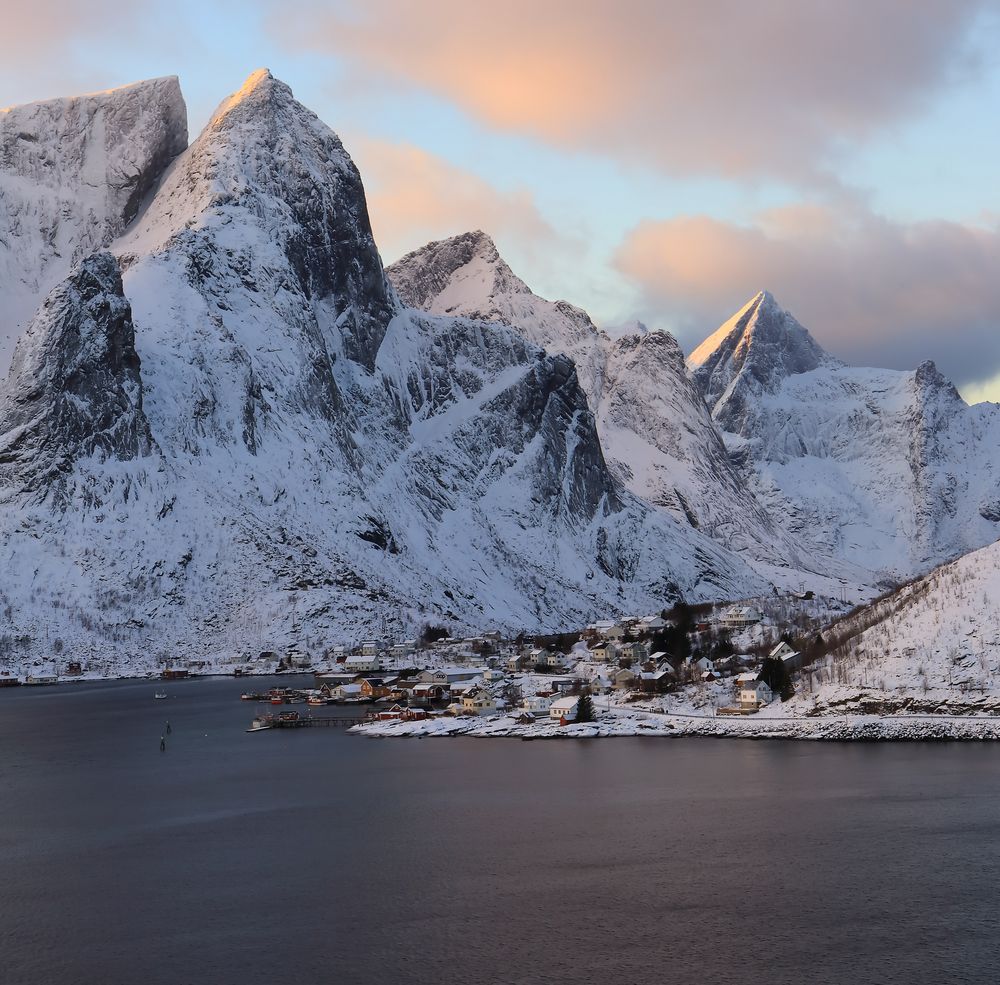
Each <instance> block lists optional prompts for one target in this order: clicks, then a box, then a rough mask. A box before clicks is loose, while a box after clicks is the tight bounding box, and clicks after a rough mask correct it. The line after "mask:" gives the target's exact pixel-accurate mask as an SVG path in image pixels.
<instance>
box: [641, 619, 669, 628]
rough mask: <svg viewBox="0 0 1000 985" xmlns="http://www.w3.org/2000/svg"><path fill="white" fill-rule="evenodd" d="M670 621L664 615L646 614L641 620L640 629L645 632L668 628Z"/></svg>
mask: <svg viewBox="0 0 1000 985" xmlns="http://www.w3.org/2000/svg"><path fill="white" fill-rule="evenodd" d="M668 625H669V623H668V622H667V620H666V619H664V618H663V617H662V616H644V617H643V618H642V619H640V620H639V629H641V630H642V631H643V632H655V631H656V630H659V629H666V628H667V626H668Z"/></svg>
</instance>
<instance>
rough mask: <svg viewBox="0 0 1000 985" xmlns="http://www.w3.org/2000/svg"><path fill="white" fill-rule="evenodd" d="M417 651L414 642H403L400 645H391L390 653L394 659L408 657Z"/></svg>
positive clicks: (415, 642)
mask: <svg viewBox="0 0 1000 985" xmlns="http://www.w3.org/2000/svg"><path fill="white" fill-rule="evenodd" d="M416 650H417V641H416V640H403V642H402V643H393V644H392V648H391V650H390V652H391V653H392V655H393V656H394V657H396V658H397V659H398V658H401V657H409V656H412V655H413V654H414V653H415V652H416Z"/></svg>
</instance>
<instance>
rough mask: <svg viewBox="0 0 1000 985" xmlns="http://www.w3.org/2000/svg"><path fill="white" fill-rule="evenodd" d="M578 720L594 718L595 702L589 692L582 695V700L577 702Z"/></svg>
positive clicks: (584, 720)
mask: <svg viewBox="0 0 1000 985" xmlns="http://www.w3.org/2000/svg"><path fill="white" fill-rule="evenodd" d="M574 720H575V721H577V722H592V721H593V720H594V702H593V701H592V700H591V698H590V695H589V694H582V695H580V700H579V701H578V702H577V703H576V718H575V719H574Z"/></svg>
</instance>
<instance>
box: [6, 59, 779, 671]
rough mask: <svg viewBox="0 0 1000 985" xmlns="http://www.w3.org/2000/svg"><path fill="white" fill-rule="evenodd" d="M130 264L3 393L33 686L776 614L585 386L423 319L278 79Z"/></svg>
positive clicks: (9, 516) (174, 186)
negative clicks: (758, 608)
mask: <svg viewBox="0 0 1000 985" xmlns="http://www.w3.org/2000/svg"><path fill="white" fill-rule="evenodd" d="M60 139H61V137H60V136H59V134H58V133H55V134H54V135H53V140H54V141H55V142H56V143H58V142H59V140H60ZM111 253H112V254H113V256H114V258H115V259H117V263H115V259H112V258H111V257H106V256H99V257H96V258H94V259H92V260H88V261H86V262H85V263H84V264H83V265H82V266H81V267H79V268H77V269H76V271H75V272H74V273H73V275H72V276H71V277H70V279H69V280H68V281H67V282H66V283H65V284H63V285H61V286H59V287H57V288H56V289H55V290H54V291H53V293H52V294H50V295H49V297H48V298H47V300H46V301H45V303H44V304H43V306H42V308H41V309H40V311H39V313H38V314H37V315H36V317H35V319H34V321H33V322H32V324H31V326H30V327H29V329H28V330H27V332H26V333H25V335H24V338H23V339H22V342H21V344H20V346H19V349H18V352H17V355H16V356H15V361H14V363H15V372H14V373H13V374H12V376H11V377H10V378H9V380H8V381H7V383H6V384H4V385H3V387H2V389H0V431H2V434H0V531H2V537H0V570H2V571H3V573H4V575H3V581H2V584H0V591H2V592H3V594H4V596H5V598H6V601H5V602H4V606H3V607H2V608H0V611H6V612H9V613H10V616H9V617H8V618H9V620H10V625H9V626H7V627H6V631H5V632H6V638H7V640H8V642H9V641H10V640H14V639H17V640H21V641H22V642H21V643H19V644H18V645H17V647H15V648H14V649H15V651H16V652H14V654H13V655H14V656H15V657H17V658H18V659H22V660H24V659H27V658H28V657H36V656H38V655H40V654H42V655H44V653H45V652H46V650H47V648H48V646H49V641H51V640H52V639H54V638H59V639H60V640H62V641H63V643H64V645H65V647H66V649H67V650H72V651H73V652H77V653H81V654H83V655H85V656H87V655H91V656H93V655H96V654H100V653H107V652H108V651H109V649H110V650H111V652H113V653H114V654H115V655H116V656H117V657H119V658H120V659H122V660H125V661H128V662H129V665H130V666H132V667H135V666H137V665H139V664H141V663H142V662H143V661H148V660H152V659H156V658H157V657H160V656H163V655H165V654H168V653H169V654H175V655H189V656H190V655H195V654H200V653H217V652H233V653H236V652H242V653H244V654H246V653H251V652H254V651H256V650H264V649H268V650H283V649H285V648H288V647H298V648H300V649H303V650H312V651H313V652H315V651H316V650H317V649H320V648H322V647H323V646H325V645H327V644H329V643H330V642H334V641H338V640H345V639H346V640H351V639H357V638H359V637H362V636H369V635H372V634H375V635H380V634H381V633H382V632H383V631H384V630H390V631H392V632H402V633H408V634H412V631H413V629H414V628H415V627H416V626H417V624H418V623H419V622H421V621H423V620H425V619H433V620H435V621H447V622H449V623H450V624H451V625H453V626H455V627H456V628H465V629H474V628H483V627H487V626H497V627H499V628H502V629H505V630H516V629H518V628H522V627H527V628H541V627H545V628H550V629H556V628H562V627H565V626H567V625H579V624H580V623H581V622H584V621H588V620H590V619H592V618H594V617H595V616H597V615H599V614H607V613H610V612H618V611H624V610H629V611H655V610H656V609H657V608H659V607H661V606H662V605H664V604H667V603H669V602H670V601H671V600H673V599H675V598H676V597H678V596H679V595H681V594H683V595H684V596H686V597H688V598H691V599H706V598H718V597H741V596H746V595H750V594H756V593H759V592H761V591H766V590H767V588H768V586H767V584H766V582H765V580H764V579H762V578H761V577H760V576H759V575H758V574H756V573H755V572H754V571H752V570H751V569H750V568H749V567H748V566H747V565H746V564H745V563H744V562H743V561H741V560H740V559H739V558H737V557H736V556H734V555H733V554H731V553H730V552H727V551H725V550H724V549H723V548H721V547H720V546H718V545H716V544H714V543H713V542H711V541H709V540H708V539H707V538H705V537H702V536H700V535H698V534H697V532H696V531H694V530H693V529H692V528H691V527H690V526H689V525H688V524H686V523H684V524H681V523H677V522H676V521H674V520H673V519H671V518H669V517H667V516H665V515H663V514H661V513H658V512H656V511H653V510H651V509H650V508H649V507H648V506H647V505H646V504H645V503H643V502H642V501H640V500H639V499H637V498H636V497H634V496H633V495H632V494H631V493H629V492H628V491H627V490H624V489H622V488H621V487H620V486H619V485H618V484H617V483H616V482H615V480H614V477H613V475H612V474H611V472H610V471H609V469H608V466H607V464H606V463H605V460H604V455H603V452H602V448H601V443H600V440H599V437H598V434H597V430H596V427H595V423H594V418H593V415H592V414H591V413H590V411H589V408H588V406H587V402H586V397H585V395H584V393H583V391H582V390H581V388H580V385H579V383H578V380H577V374H576V369H575V367H574V365H573V363H572V362H571V361H570V360H569V359H567V358H565V357H564V356H561V355H556V354H552V355H547V354H545V353H544V352H542V351H541V350H540V349H539V348H538V347H537V346H535V345H533V344H531V343H530V342H528V341H526V340H525V339H524V338H523V337H521V336H520V335H517V334H516V333H514V332H511V331H509V330H507V329H503V328H500V327H498V326H497V325H495V324H487V323H484V322H482V321H480V320H476V319H473V318H454V317H442V316H433V315H428V314H422V313H418V312H415V311H412V310H408V309H406V308H404V306H403V305H402V304H401V303H400V302H399V300H398V298H397V297H396V294H395V292H394V291H393V289H392V288H391V287H390V286H389V284H388V282H387V280H386V278H385V276H384V274H383V271H382V265H381V261H380V259H379V256H378V252H377V250H376V249H375V245H374V242H373V240H372V236H371V230H370V226H369V222H368V216H367V210H366V206H365V200H364V193H363V189H362V186H361V180H360V176H359V175H358V172H357V170H356V168H355V167H354V165H353V163H352V161H351V159H350V157H349V156H348V155H347V153H346V151H345V150H344V148H343V146H342V144H341V143H340V141H339V139H338V138H337V137H336V135H335V134H334V133H333V132H332V131H330V130H329V129H328V128H327V127H326V126H325V125H324V124H323V123H322V122H321V121H319V120H318V119H317V118H316V117H315V116H314V115H313V114H312V113H310V112H309V111H308V110H307V109H305V108H304V107H302V106H301V105H299V104H298V103H297V102H296V101H295V100H294V98H293V97H292V94H291V91H290V90H289V89H288V87H287V86H285V85H284V84H283V83H281V82H279V81H277V80H275V79H273V78H272V77H271V76H270V74H269V73H267V72H266V71H262V72H259V73H255V74H254V75H253V76H251V77H250V79H248V80H247V82H246V84H245V85H244V86H243V87H242V88H241V89H240V90H239V91H238V92H237V93H235V94H234V95H233V96H232V97H230V98H229V99H227V100H226V101H225V102H224V103H223V104H222V105H221V106H220V108H219V110H218V111H217V112H216V114H215V115H214V116H213V118H212V120H211V121H210V122H209V124H208V125H207V126H206V128H205V130H204V132H203V133H202V134H201V135H200V136H199V137H198V139H197V140H196V141H195V142H194V143H193V144H192V145H191V147H190V148H188V149H187V150H186V151H185V152H184V153H183V154H182V155H181V156H180V157H179V158H178V159H177V160H176V161H175V162H174V163H173V165H172V166H171V167H170V168H169V169H168V171H167V173H166V174H165V176H164V177H163V179H162V182H161V183H160V184H159V187H158V188H157V191H156V193H155V196H154V197H153V199H152V201H151V202H149V204H148V206H147V207H146V208H145V210H144V211H142V213H141V214H140V216H139V217H138V219H137V220H136V221H135V222H134V223H133V224H132V226H131V227H130V228H129V229H128V230H127V231H126V233H125V234H124V235H123V236H122V237H121V238H119V239H118V240H116V241H115V242H114V243H112V244H111ZM119 270H120V271H121V278H120V279H119V276H118V272H119ZM81 330H82V333H83V336H84V337H85V339H86V342H87V344H86V345H84V346H82V347H80V348H79V351H78V350H77V348H76V347H75V346H76V343H75V341H74V339H75V337H76V333H78V332H80V331H81ZM133 341H134V345H133ZM71 379H72V380H73V385H72V386H70V385H69V381H70V380H71ZM78 380H79V381H81V382H79V385H77V381H78ZM0 601H4V600H0ZM8 606H9V608H8ZM111 644H113V646H112V645H111ZM0 656H2V653H0Z"/></svg>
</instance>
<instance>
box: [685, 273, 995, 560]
mask: <svg viewBox="0 0 1000 985" xmlns="http://www.w3.org/2000/svg"><path fill="white" fill-rule="evenodd" d="M688 364H689V367H690V371H691V379H692V381H693V382H694V384H695V386H696V387H697V388H698V390H699V391H700V392H701V393H702V394H703V395H704V396H705V399H706V401H707V403H708V406H709V407H710V409H711V412H712V417H713V419H714V420H715V422H716V423H717V424H718V425H719V426H720V427H721V428H722V429H723V432H724V435H725V438H726V443H727V445H728V447H729V450H730V454H731V456H732V457H733V459H734V461H736V462H737V463H742V467H743V471H744V475H745V476H746V478H747V481H748V483H750V484H752V486H753V488H754V490H755V492H756V494H757V497H758V498H759V500H760V501H761V502H763V503H764V504H766V505H767V507H768V508H769V510H770V512H771V514H772V515H774V516H781V517H784V518H785V519H786V523H787V525H788V528H789V529H790V530H791V531H792V532H793V533H801V534H802V535H803V536H809V537H811V538H812V539H814V540H816V541H817V542H819V543H820V544H821V545H823V547H824V548H825V549H826V550H828V551H831V552H833V553H835V554H837V555H839V556H841V557H842V558H844V559H846V560H848V561H851V562H853V563H855V564H857V565H860V566H862V567H864V568H866V569H868V570H870V571H872V572H874V573H875V574H876V576H880V577H882V578H886V579H900V578H907V577H910V576H912V575H914V574H917V573H920V572H924V571H927V570H928V569H929V568H931V567H933V566H934V565H935V564H938V563H940V562H941V561H944V560H947V559H950V558H953V557H956V556H958V555H960V554H962V553H965V552H966V551H970V550H973V549H975V548H978V547H981V546H983V545H984V544H988V543H990V542H992V541H994V540H996V539H997V537H998V536H1000V528H998V526H997V522H998V521H1000V485H998V481H1000V408H998V407H997V405H995V404H978V405H976V406H974V407H969V406H968V405H966V404H965V402H964V401H963V400H962V398H961V397H960V396H959V394H958V392H957V391H956V390H955V388H954V386H952V384H951V383H950V382H949V381H948V380H946V379H945V378H944V377H943V376H942V375H941V374H940V373H939V372H938V371H937V369H936V368H935V367H934V364H933V363H930V362H927V363H923V364H922V365H921V366H919V367H918V368H917V369H916V370H915V371H914V372H899V371H893V370H881V369H861V368H856V367H851V366H847V365H845V364H844V363H842V362H841V361H840V360H838V359H835V358H833V357H832V356H830V355H828V354H827V353H826V352H824V351H823V350H822V349H821V348H820V347H819V345H818V344H817V343H816V342H815V340H813V338H812V337H811V336H810V335H809V333H808V332H807V331H806V330H805V329H804V328H803V327H802V326H801V325H800V324H799V323H798V322H797V321H796V320H795V319H794V318H793V317H792V316H791V315H790V314H788V312H786V311H783V310H782V309H781V308H780V307H779V305H778V304H777V302H776V301H775V300H774V298H773V297H772V296H771V295H770V294H768V293H767V292H764V293H762V294H759V295H757V296H756V297H755V298H754V299H753V300H752V301H751V302H750V303H749V304H748V305H746V306H745V307H744V308H743V309H741V311H740V312H738V313H737V314H736V315H735V316H734V317H733V318H732V319H730V320H729V321H728V322H726V323H725V324H724V325H723V326H722V328H720V329H719V330H718V331H717V332H716V333H714V334H713V335H712V336H710V337H709V338H708V339H707V340H706V341H705V342H704V343H702V345H700V346H699V347H698V348H697V349H695V351H694V352H693V353H692V355H691V357H690V358H689V360H688Z"/></svg>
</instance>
